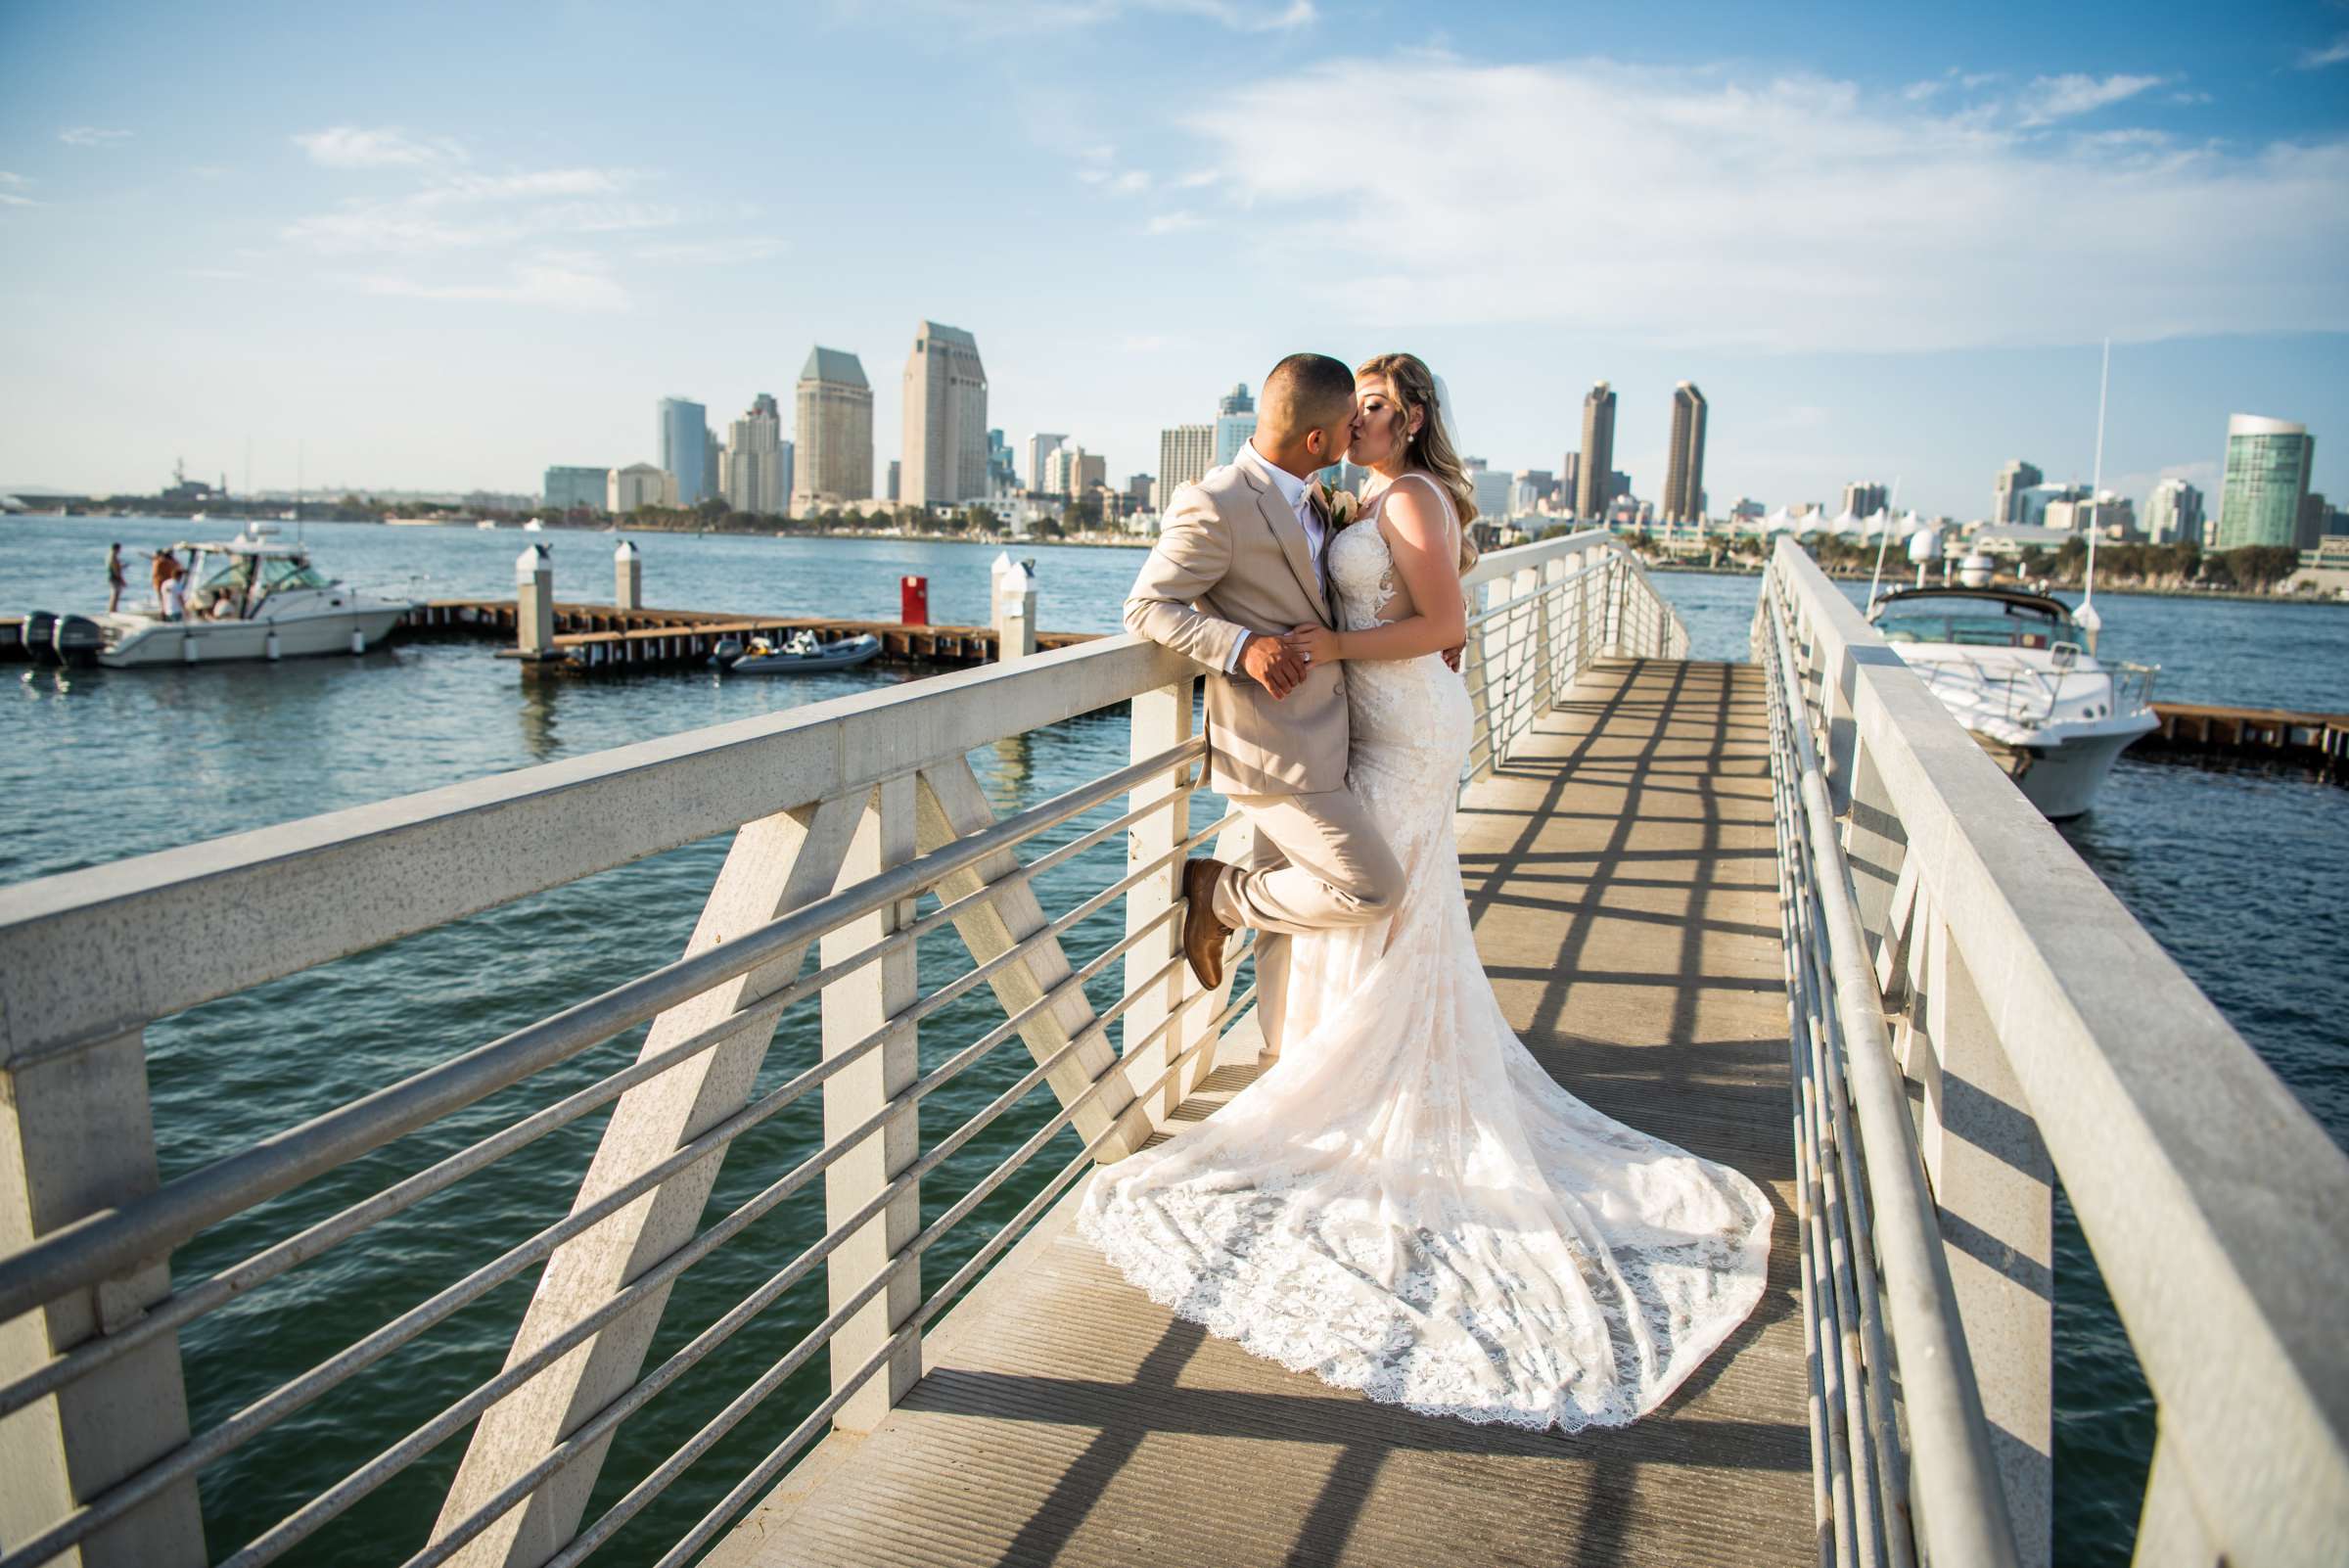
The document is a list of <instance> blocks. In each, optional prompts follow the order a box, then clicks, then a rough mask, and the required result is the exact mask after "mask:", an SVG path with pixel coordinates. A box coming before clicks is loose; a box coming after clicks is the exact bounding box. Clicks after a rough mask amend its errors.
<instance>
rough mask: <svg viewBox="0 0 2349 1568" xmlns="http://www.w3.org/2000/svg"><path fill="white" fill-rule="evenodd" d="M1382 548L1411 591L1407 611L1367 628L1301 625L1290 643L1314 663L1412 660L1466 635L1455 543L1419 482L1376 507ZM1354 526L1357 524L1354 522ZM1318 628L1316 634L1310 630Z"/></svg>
mask: <svg viewBox="0 0 2349 1568" xmlns="http://www.w3.org/2000/svg"><path fill="white" fill-rule="evenodd" d="M1388 525H1392V527H1391V528H1389V529H1388V533H1387V553H1388V554H1389V555H1392V556H1393V557H1394V558H1395V571H1396V574H1397V576H1401V577H1402V578H1403V583H1404V586H1405V587H1406V588H1408V589H1409V590H1410V594H1411V614H1409V615H1407V616H1405V617H1404V618H1403V619H1402V620H1401V621H1397V622H1393V623H1389V624H1387V625H1383V626H1373V627H1371V628H1370V629H1369V630H1367V631H1331V630H1329V629H1328V628H1326V627H1319V626H1316V627H1312V628H1300V632H1299V634H1298V635H1296V636H1293V637H1291V638H1290V639H1289V641H1290V646H1291V647H1293V648H1302V649H1304V650H1306V651H1308V652H1310V653H1311V654H1312V655H1313V663H1314V664H1324V663H1328V662H1332V661H1335V660H1340V659H1374V660H1378V659H1388V660H1391V659H1416V658H1418V657H1419V656H1420V655H1422V654H1431V653H1442V652H1444V651H1445V650H1446V649H1448V648H1456V647H1458V646H1459V645H1460V644H1461V643H1462V642H1464V641H1465V640H1467V635H1468V604H1467V599H1466V596H1465V595H1464V594H1463V593H1462V592H1461V589H1460V547H1459V544H1458V542H1457V541H1456V540H1454V539H1453V538H1452V536H1451V521H1450V520H1449V519H1448V518H1447V517H1446V516H1445V513H1444V507H1443V504H1442V503H1441V502H1439V501H1437V500H1436V499H1435V497H1433V496H1431V495H1428V494H1427V493H1425V492H1424V491H1423V490H1421V489H1420V488H1419V487H1418V486H1416V485H1412V486H1406V487H1399V488H1398V489H1396V490H1395V491H1394V492H1393V493H1391V494H1389V495H1388V497H1387V499H1386V503H1385V504H1384V505H1383V506H1381V507H1380V508H1379V511H1378V518H1377V521H1376V522H1375V523H1374V524H1373V525H1372V526H1373V527H1387V526H1388ZM1357 526H1358V527H1359V525H1357ZM1315 631H1318V632H1320V633H1321V635H1320V636H1319V637H1315V636H1313V632H1315Z"/></svg>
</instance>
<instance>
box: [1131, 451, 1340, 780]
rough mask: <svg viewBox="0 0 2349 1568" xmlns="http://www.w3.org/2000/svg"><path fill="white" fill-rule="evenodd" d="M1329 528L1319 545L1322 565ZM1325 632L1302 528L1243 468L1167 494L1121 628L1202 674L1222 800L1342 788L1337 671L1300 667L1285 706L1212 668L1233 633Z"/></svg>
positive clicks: (1238, 676)
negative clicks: (1300, 677) (1169, 499)
mask: <svg viewBox="0 0 2349 1568" xmlns="http://www.w3.org/2000/svg"><path fill="white" fill-rule="evenodd" d="M1335 542H1336V534H1335V532H1334V531H1333V532H1332V533H1331V534H1330V535H1329V537H1328V541H1327V543H1326V544H1325V545H1324V547H1323V549H1322V560H1323V561H1324V563H1326V562H1327V560H1328V558H1329V551H1328V544H1334V543H1335ZM1315 621H1318V622H1320V623H1322V624H1323V625H1328V626H1334V625H1336V624H1337V618H1336V614H1335V611H1334V609H1333V607H1332V603H1331V595H1330V592H1329V586H1328V583H1327V581H1326V579H1325V578H1324V577H1323V576H1322V575H1321V574H1319V573H1316V572H1315V571H1314V570H1313V549H1312V546H1311V545H1310V544H1309V543H1308V542H1307V540H1306V536H1305V529H1304V527H1303V526H1302V525H1300V524H1299V523H1298V521H1297V517H1296V514H1295V513H1293V512H1291V511H1290V510H1289V508H1288V505H1287V503H1286V502H1284V501H1283V500H1282V499H1281V498H1280V492H1279V491H1278V490H1277V489H1275V488H1274V487H1273V485H1272V483H1271V481H1270V480H1268V479H1267V478H1266V477H1265V476H1263V475H1261V474H1259V473H1257V472H1256V470H1255V469H1254V468H1253V467H1252V466H1251V465H1249V464H1246V463H1232V464H1228V465H1226V466H1225V467H1222V468H1219V469H1216V470H1214V471H1212V472H1211V473H1209V475H1208V476H1207V478H1205V479H1203V480H1201V481H1200V482H1199V483H1198V484H1185V485H1182V486H1180V487H1179V488H1177V489H1176V490H1175V492H1174V504H1173V505H1172V506H1170V507H1169V508H1168V509H1167V515H1166V518H1165V521H1164V523H1163V524H1162V525H1161V527H1160V530H1159V534H1158V542H1157V543H1156V544H1154V545H1152V546H1151V548H1150V559H1149V560H1147V561H1145V562H1143V563H1142V570H1141V573H1140V575H1139V576H1136V577H1135V578H1134V579H1133V591H1132V592H1131V593H1129V594H1128V595H1127V597H1126V626H1127V629H1128V630H1129V631H1132V632H1133V633H1135V634H1136V635H1137V636H1142V637H1147V638H1149V639H1150V640H1151V641H1152V642H1156V643H1163V644H1164V645H1166V646H1167V647H1169V648H1172V649H1174V651H1175V652H1176V653H1179V654H1182V655H1185V656H1186V657H1188V658H1191V659H1194V660H1196V661H1198V662H1199V663H1200V664H1201V665H1203V666H1205V667H1206V670H1207V746H1208V775H1207V781H1208V782H1209V783H1210V784H1211V785H1212V786H1213V787H1214V788H1216V789H1218V790H1221V791H1222V792H1223V793H1224V794H1226V795H1296V794H1309V793H1313V792H1317V791H1321V790H1334V789H1339V788H1342V787H1343V786H1344V785H1345V783H1346V746H1347V727H1346V677H1345V666H1344V665H1327V666H1324V667H1322V668H1320V669H1313V670H1311V671H1310V672H1309V673H1308V674H1307V675H1306V677H1305V680H1304V682H1303V683H1302V684H1301V685H1299V686H1298V687H1296V688H1295V689H1294V690H1292V691H1291V692H1290V693H1289V695H1288V696H1287V697H1285V698H1280V699H1275V698H1274V697H1273V695H1272V694H1271V693H1270V692H1268V691H1267V690H1265V688H1264V687H1263V686H1261V685H1259V684H1257V682H1256V681H1255V680H1254V679H1252V678H1250V676H1249V675H1248V674H1247V673H1246V672H1245V671H1242V670H1238V669H1234V670H1231V671H1229V672H1228V673H1227V672H1226V671H1225V669H1224V667H1225V666H1226V665H1227V664H1229V663H1230V661H1231V651H1232V648H1233V646H1234V645H1235V644H1237V643H1238V641H1239V640H1240V635H1241V633H1242V632H1243V631H1249V632H1264V633H1268V634H1271V635H1274V636H1278V635H1282V634H1285V633H1286V632H1287V631H1288V630H1289V629H1290V628H1291V627H1294V626H1302V625H1305V624H1307V623H1311V622H1315Z"/></svg>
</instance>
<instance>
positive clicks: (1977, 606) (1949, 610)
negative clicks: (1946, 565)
mask: <svg viewBox="0 0 2349 1568" xmlns="http://www.w3.org/2000/svg"><path fill="white" fill-rule="evenodd" d="M1875 624H1876V630H1877V631H1879V632H1880V633H1882V634H1883V637H1884V640H1885V641H1886V642H1949V643H1957V644H1961V645H1963V646H1966V647H1972V648H2046V647H2050V646H2051V645H2052V644H2054V643H2058V642H2073V641H2077V640H2078V638H2077V637H2076V635H2075V634H2074V632H2073V630H2072V624H2071V622H2070V621H2069V620H2068V619H2066V618H2061V617H2057V616H2051V615H2050V614H2048V613H2047V612H2046V611H2045V610H2041V609H2038V608H2036V607H2034V606H2031V605H2020V604H2004V603H2001V602H2000V601H1998V600H1995V599H1911V600H1901V599H1895V600H1892V601H1890V602H1889V603H1886V604H1884V605H1882V606H1881V607H1879V608H1878V610H1877V611H1876V617H1875Z"/></svg>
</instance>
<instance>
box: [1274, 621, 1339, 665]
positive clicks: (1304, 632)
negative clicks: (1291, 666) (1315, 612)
mask: <svg viewBox="0 0 2349 1568" xmlns="http://www.w3.org/2000/svg"><path fill="white" fill-rule="evenodd" d="M1281 640H1282V641H1284V642H1286V643H1287V644H1288V645H1289V652H1291V653H1293V654H1295V655H1296V656H1297V657H1298V658H1299V659H1301V660H1303V661H1304V662H1305V664H1306V667H1307V668H1308V669H1311V668H1312V667H1313V666H1315V665H1334V664H1336V663H1337V662H1338V661H1340V660H1341V659H1344V658H1345V657H1346V650H1345V646H1344V644H1343V643H1342V642H1341V641H1340V640H1339V637H1338V634H1337V633H1336V632H1334V631H1332V630H1330V629H1329V628H1328V627H1327V626H1324V625H1321V624H1319V623H1315V624H1313V625H1309V626H1299V627H1297V628H1296V629H1295V630H1293V631H1291V632H1290V633H1289V634H1288V636H1286V637H1284V638H1283V639H1281Z"/></svg>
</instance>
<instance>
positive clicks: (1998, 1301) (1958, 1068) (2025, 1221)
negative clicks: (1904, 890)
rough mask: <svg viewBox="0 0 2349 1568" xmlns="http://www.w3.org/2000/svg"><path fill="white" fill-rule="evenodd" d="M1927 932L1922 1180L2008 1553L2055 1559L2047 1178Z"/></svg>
mask: <svg viewBox="0 0 2349 1568" xmlns="http://www.w3.org/2000/svg"><path fill="white" fill-rule="evenodd" d="M1918 918H1919V921H1920V923H1922V924H1924V925H1925V926H1926V930H1925V931H1924V932H1922V933H1920V935H1922V936H1923V937H1924V938H1925V940H1926V941H1927V943H1928V944H1929V946H1928V948H1927V952H1926V961H1925V975H1926V986H1927V988H1928V989H1927V991H1926V992H1925V995H1924V997H1923V1010H1924V1014H1925V1037H1926V1039H1925V1043H1926V1047H1927V1049H1926V1052H1925V1057H1926V1059H1925V1060H1921V1061H1920V1060H1916V1055H1917V1053H1916V1052H1914V1050H1913V1048H1912V1050H1911V1068H1912V1071H1913V1070H1921V1071H1915V1076H1917V1077H1918V1078H1919V1079H1920V1081H1921V1082H1922V1084H1924V1088H1925V1095H1924V1100H1925V1104H1924V1124H1925V1125H1924V1127H1923V1129H1922V1130H1921V1137H1920V1142H1921V1143H1922V1144H1923V1152H1924V1157H1925V1170H1926V1173H1927V1174H1928V1175H1929V1176H1930V1177H1931V1178H1932V1183H1933V1198H1934V1203H1935V1205H1936V1207H1937V1208H1938V1209H1939V1210H1940V1213H1941V1234H1942V1248H1943V1253H1944V1256H1945V1257H1946V1258H1947V1259H1948V1262H1949V1268H1950V1282H1951V1284H1952V1285H1953V1286H1954V1287H1955V1289H1956V1293H1957V1315H1958V1319H1959V1321H1960V1322H1962V1323H1963V1324H1964V1328H1965V1343H1966V1349H1967V1351H1968V1353H1969V1354H1970V1356H1971V1358H1972V1360H1973V1364H1974V1376H1975V1380H1976V1383H1977V1385H1978V1386H1979V1388H1980V1389H1981V1393H1982V1410H1983V1414H1984V1415H1985V1416H1987V1417H1988V1419H1989V1422H1990V1436H1991V1448H1992V1452H1993V1453H1995V1454H1996V1456H1997V1459H1998V1465H1999V1481H2000V1484H2001V1486H2002V1487H2003V1488H2004V1492H2005V1495H2006V1512H2007V1517H2008V1519H2009V1520H2010V1521H2011V1522H2012V1525H2013V1530H2014V1541H2015V1546H2016V1549H2017V1551H2018V1552H2019V1553H2020V1555H2021V1560H2022V1562H2023V1563H2024V1565H2025V1568H2038V1565H2044V1564H2046V1563H2047V1562H2048V1561H2049V1559H2050V1551H2051V1549H2052V1547H2051V1539H2050V1521H2051V1518H2052V1514H2053V1504H2052V1496H2051V1489H2052V1486H2053V1481H2054V1460H2053V1448H2052V1442H2053V1435H2052V1430H2051V1427H2052V1413H2051V1412H2052V1386H2053V1355H2054V1341H2053V1333H2054V1296H2055V1270H2054V1202H2055V1178H2054V1173H2053V1169H2052V1167H2051V1166H2050V1162H2049V1159H2048V1151H2047V1146H2046V1145H2045V1144H2044V1143H2042V1142H2041V1141H2040V1135H2039V1129H2038V1125H2037V1124H2036V1123H2035V1122H2034V1121H2033V1120H2032V1116H2031V1109H2030V1106H2029V1105H2028V1104H2027V1103H2026V1101H2025V1100H2024V1097H2023V1091H2022V1086H2021V1085H2020V1084H2018V1083H2017V1082H2016V1081H2015V1076H2014V1069H2013V1068H2012V1066H2011V1065H2010V1064H2009V1063H2008V1062H2007V1060H2006V1053H2005V1050H2004V1047H2003V1046H2002V1045H2001V1044H2000V1043H1999V1037H1998V1026H1997V1023H1996V1021H1995V1020H1994V1019H1993V1018H1992V1016H1991V1012H1990V1009H1989V1007H1988V1006H1987V1005H1985V1003H1984V1001H1983V998H1982V993H1981V991H1980V990H1979V988H1978V987H1977V986H1976V984H1975V982H1974V978H1973V974H1972V971H1971V969H1970V968H1969V967H1968V966H1967V964H1966V962H1965V959H1964V957H1963V956H1962V955H1961V954H1960V953H1958V951H1957V944H1956V942H1955V941H1954V940H1953V939H1952V936H1951V933H1950V928H1949V926H1948V925H1947V924H1946V923H1945V922H1944V920H1943V919H1942V917H1941V914H1940V912H1939V911H1938V910H1924V911H1920V913H1919V916H1918Z"/></svg>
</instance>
